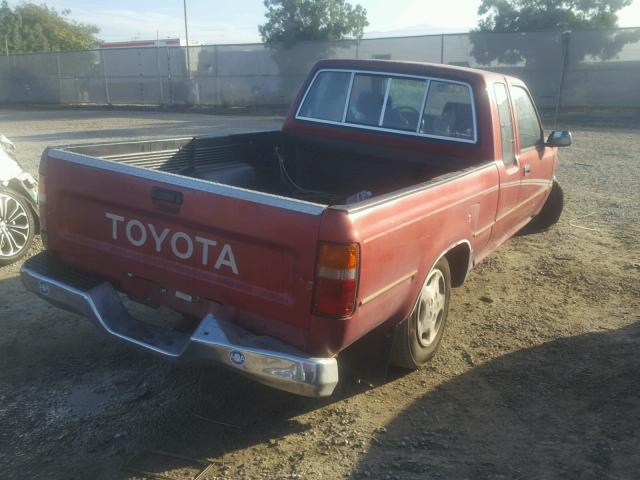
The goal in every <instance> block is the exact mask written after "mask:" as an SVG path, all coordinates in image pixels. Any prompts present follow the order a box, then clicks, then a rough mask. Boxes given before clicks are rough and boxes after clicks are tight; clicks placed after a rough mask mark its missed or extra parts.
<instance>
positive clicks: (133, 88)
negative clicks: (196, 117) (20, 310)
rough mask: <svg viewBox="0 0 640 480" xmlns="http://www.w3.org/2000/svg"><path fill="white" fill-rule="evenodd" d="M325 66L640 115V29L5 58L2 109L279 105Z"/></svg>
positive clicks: (0, 64) (0, 77)
mask: <svg viewBox="0 0 640 480" xmlns="http://www.w3.org/2000/svg"><path fill="white" fill-rule="evenodd" d="M187 55H189V62H187ZM322 58H360V59H386V60H413V61H421V62H432V63H444V64H450V65H460V66H469V67H475V68H482V69H485V70H491V71H497V72H502V73H505V74H508V75H513V76H516V77H520V78H522V79H523V80H524V81H525V82H526V83H527V85H528V86H529V88H530V89H531V91H532V93H533V95H534V96H535V98H536V102H537V103H538V105H540V106H542V107H557V106H564V107H567V106H570V107H584V106H608V107H640V28H635V29H634V28H631V29H613V30H592V31H583V32H572V33H564V34H561V33H555V32H531V33H505V34H498V33H468V34H451V35H427V36H417V37H402V38H384V39H365V40H360V41H355V40H346V41H339V42H301V43H298V44H296V45H295V46H293V47H289V48H286V47H284V46H281V45H264V44H247V45H208V46H196V47H189V48H188V49H187V48H186V47H159V48H123V49H102V50H91V51H74V52H52V53H38V54H23V55H8V56H2V57H0V102H4V103H26V104H63V105H68V104H100V105H107V104H113V105H127V104H136V105H207V106H249V105H284V104H287V103H289V102H291V100H292V99H293V96H294V95H295V93H296V92H297V90H298V87H299V86H300V84H301V82H302V81H303V80H304V78H305V77H306V75H307V73H308V71H309V69H310V68H311V66H312V65H313V64H314V63H315V62H316V61H317V60H319V59H322ZM187 65H190V67H191V70H190V71H188V70H187Z"/></svg>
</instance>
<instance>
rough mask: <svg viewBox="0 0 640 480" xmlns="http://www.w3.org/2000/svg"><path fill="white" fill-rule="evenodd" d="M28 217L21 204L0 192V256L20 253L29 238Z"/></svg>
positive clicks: (11, 255)
mask: <svg viewBox="0 0 640 480" xmlns="http://www.w3.org/2000/svg"><path fill="white" fill-rule="evenodd" d="M29 228H30V227H29V217H28V215H27V212H26V210H25V208H24V207H23V206H22V204H21V203H20V202H19V201H18V200H16V199H15V198H13V197H12V196H9V195H7V194H4V193H0V257H13V256H14V255H17V254H18V253H20V251H21V250H22V249H24V248H25V246H26V245H27V240H28V239H29Z"/></svg>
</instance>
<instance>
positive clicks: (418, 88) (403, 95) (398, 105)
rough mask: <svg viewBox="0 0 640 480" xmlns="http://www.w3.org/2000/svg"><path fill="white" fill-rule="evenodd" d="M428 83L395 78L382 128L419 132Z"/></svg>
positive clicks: (392, 80)
mask: <svg viewBox="0 0 640 480" xmlns="http://www.w3.org/2000/svg"><path fill="white" fill-rule="evenodd" d="M426 88H427V82H426V81H425V80H416V79H413V78H393V79H391V87H390V88H389V97H388V98H387V105H386V107H385V109H384V119H383V120H382V126H383V127H385V128H393V129H395V130H407V131H410V132H415V131H416V130H418V119H419V117H420V110H421V109H422V101H423V99H424V95H425V93H426V92H425V91H426Z"/></svg>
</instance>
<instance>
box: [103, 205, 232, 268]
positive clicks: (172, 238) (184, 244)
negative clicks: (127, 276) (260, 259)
mask: <svg viewBox="0 0 640 480" xmlns="http://www.w3.org/2000/svg"><path fill="white" fill-rule="evenodd" d="M104 216H105V217H106V218H108V219H109V220H111V238H112V239H113V240H118V238H121V237H120V235H122V232H123V231H124V238H126V240H127V241H128V242H129V243H130V244H131V245H133V246H134V247H142V246H143V245H145V244H146V243H147V242H153V245H154V247H155V251H156V252H158V253H163V252H167V251H169V252H171V253H172V254H173V255H174V256H176V257H178V258H179V259H180V260H189V259H190V258H192V257H193V256H194V255H196V256H197V258H200V260H201V261H202V265H205V266H207V265H209V260H212V257H213V256H214V255H215V254H214V252H213V251H212V250H210V249H212V248H215V247H217V246H218V242H217V241H215V240H211V239H210V238H204V237H200V236H198V235H196V236H195V237H193V238H192V237H191V235H189V234H187V233H185V232H179V231H175V232H174V231H172V230H171V229H170V228H167V227H165V228H162V229H160V228H158V227H156V226H155V225H153V224H152V223H146V224H145V223H143V222H141V221H140V220H136V219H135V218H131V219H126V218H125V217H123V216H122V215H117V214H115V213H109V212H106V213H105V214H104ZM217 254H218V256H217V258H216V261H215V263H214V264H213V268H215V269H216V270H220V269H221V268H222V267H227V268H229V269H230V270H231V271H232V272H233V273H234V274H236V275H238V266H237V265H236V257H235V255H234V254H233V250H232V249H231V245H229V244H228V243H225V244H224V245H222V249H221V250H220V251H219V252H217Z"/></svg>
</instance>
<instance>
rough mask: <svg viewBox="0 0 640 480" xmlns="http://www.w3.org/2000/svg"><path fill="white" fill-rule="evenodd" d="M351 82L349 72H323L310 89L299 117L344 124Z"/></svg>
mask: <svg viewBox="0 0 640 480" xmlns="http://www.w3.org/2000/svg"><path fill="white" fill-rule="evenodd" d="M350 80H351V73H349V72H321V73H320V74H318V76H317V77H316V78H315V80H314V81H313V85H311V88H309V92H308V93H307V97H306V98H305V99H304V103H303V104H302V106H301V107H300V110H299V111H298V115H299V116H301V117H306V118H317V119H319V120H329V121H332V122H342V115H343V114H344V104H345V102H346V101H347V90H349V81H350Z"/></svg>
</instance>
